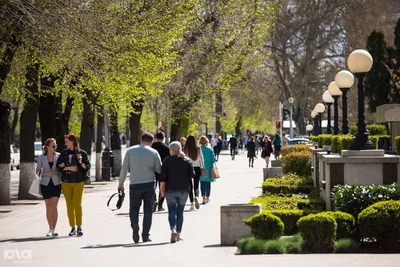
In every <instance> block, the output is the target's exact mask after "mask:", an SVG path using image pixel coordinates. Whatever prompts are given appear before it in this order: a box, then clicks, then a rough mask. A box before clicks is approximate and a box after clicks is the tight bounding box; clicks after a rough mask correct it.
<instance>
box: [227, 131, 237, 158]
mask: <svg viewBox="0 0 400 267" xmlns="http://www.w3.org/2000/svg"><path fill="white" fill-rule="evenodd" d="M228 144H229V145H230V147H231V157H232V160H235V155H236V149H237V145H238V141H237V138H236V137H235V136H234V135H232V137H231V138H230V139H229V142H228Z"/></svg>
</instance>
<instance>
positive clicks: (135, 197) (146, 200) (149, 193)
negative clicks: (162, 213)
mask: <svg viewBox="0 0 400 267" xmlns="http://www.w3.org/2000/svg"><path fill="white" fill-rule="evenodd" d="M129 198H130V207H129V217H130V219H131V227H132V230H134V231H136V230H138V229H139V210H140V206H141V205H142V201H143V213H144V216H143V231H142V238H143V239H148V238H149V232H150V228H151V222H152V218H153V208H152V207H153V204H154V198H155V191H154V182H151V183H144V184H131V185H130V187H129Z"/></svg>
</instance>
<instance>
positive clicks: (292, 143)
mask: <svg viewBox="0 0 400 267" xmlns="http://www.w3.org/2000/svg"><path fill="white" fill-rule="evenodd" d="M300 144H305V145H312V142H311V141H310V140H309V139H305V138H293V139H290V140H289V142H288V145H289V146H295V145H300Z"/></svg>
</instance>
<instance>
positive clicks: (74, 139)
mask: <svg viewBox="0 0 400 267" xmlns="http://www.w3.org/2000/svg"><path fill="white" fill-rule="evenodd" d="M65 138H67V139H68V140H69V141H71V142H72V143H74V147H75V150H78V149H79V144H78V138H77V137H76V135H75V134H73V133H70V134H66V135H65V136H64V139H65Z"/></svg>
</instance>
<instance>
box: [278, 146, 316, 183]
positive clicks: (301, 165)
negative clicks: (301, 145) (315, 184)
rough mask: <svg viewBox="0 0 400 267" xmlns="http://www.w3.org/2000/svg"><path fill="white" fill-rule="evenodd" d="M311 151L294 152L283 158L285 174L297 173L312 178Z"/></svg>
mask: <svg viewBox="0 0 400 267" xmlns="http://www.w3.org/2000/svg"><path fill="white" fill-rule="evenodd" d="M311 155H312V152H311V150H303V151H299V152H292V153H289V154H286V155H285V156H282V170H283V173H290V172H292V173H296V174H297V175H300V176H306V177H310V176H311Z"/></svg>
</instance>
